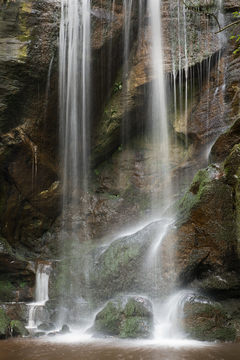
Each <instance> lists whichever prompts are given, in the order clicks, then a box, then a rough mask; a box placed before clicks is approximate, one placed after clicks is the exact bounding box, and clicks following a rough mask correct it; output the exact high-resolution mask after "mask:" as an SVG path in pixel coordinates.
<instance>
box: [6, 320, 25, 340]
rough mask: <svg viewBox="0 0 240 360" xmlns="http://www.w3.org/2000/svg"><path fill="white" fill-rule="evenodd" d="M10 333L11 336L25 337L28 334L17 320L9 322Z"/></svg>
mask: <svg viewBox="0 0 240 360" xmlns="http://www.w3.org/2000/svg"><path fill="white" fill-rule="evenodd" d="M10 332H11V334H12V335H13V336H27V335H28V334H29V333H28V331H27V329H26V328H25V326H24V325H23V323H22V322H21V321H19V320H12V321H11V322H10Z"/></svg>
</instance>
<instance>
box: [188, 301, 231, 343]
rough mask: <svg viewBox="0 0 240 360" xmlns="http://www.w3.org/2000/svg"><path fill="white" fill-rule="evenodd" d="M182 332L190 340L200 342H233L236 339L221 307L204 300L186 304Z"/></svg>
mask: <svg viewBox="0 0 240 360" xmlns="http://www.w3.org/2000/svg"><path fill="white" fill-rule="evenodd" d="M184 330H185V331H186V333H187V334H188V335H189V337H190V338H192V339H196V340H200V341H234V340H235V338H236V330H235V329H234V327H233V326H231V324H230V323H229V320H228V316H227V314H226V313H225V311H224V310H223V308H222V306H221V305H220V304H218V303H216V302H208V301H207V300H204V299H200V300H198V299H197V298H195V299H191V300H189V301H188V302H186V304H185V306H184Z"/></svg>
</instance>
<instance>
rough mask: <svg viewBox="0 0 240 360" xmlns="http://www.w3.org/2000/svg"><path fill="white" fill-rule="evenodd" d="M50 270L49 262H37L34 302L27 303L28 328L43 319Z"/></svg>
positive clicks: (35, 325)
mask: <svg viewBox="0 0 240 360" xmlns="http://www.w3.org/2000/svg"><path fill="white" fill-rule="evenodd" d="M50 272H51V265H50V264H49V263H38V264H37V272H36V287H35V302H34V303H30V304H28V306H29V316H28V326H27V328H28V329H35V328H37V326H38V324H39V323H40V322H41V321H43V320H44V306H45V304H46V302H47V301H48V282H49V276H50Z"/></svg>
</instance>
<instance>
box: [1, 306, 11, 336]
mask: <svg viewBox="0 0 240 360" xmlns="http://www.w3.org/2000/svg"><path fill="white" fill-rule="evenodd" d="M9 324H10V319H9V317H8V316H7V315H6V313H5V311H4V310H3V309H1V308H0V338H5V337H7V336H8V334H9V331H8V329H9Z"/></svg>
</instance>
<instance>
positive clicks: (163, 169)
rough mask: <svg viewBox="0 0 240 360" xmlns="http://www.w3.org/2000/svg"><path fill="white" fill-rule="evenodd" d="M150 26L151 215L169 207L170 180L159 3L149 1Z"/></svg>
mask: <svg viewBox="0 0 240 360" xmlns="http://www.w3.org/2000/svg"><path fill="white" fill-rule="evenodd" d="M148 5H149V13H150V26H151V61H152V76H153V82H152V88H151V91H150V99H151V100H150V102H151V103H150V114H149V117H150V128H151V138H152V139H151V140H152V142H153V146H154V160H155V161H153V165H152V167H153V169H152V173H153V183H154V188H155V187H156V188H157V184H158V183H159V182H161V184H163V185H162V191H161V193H162V196H161V197H160V198H159V197H158V196H156V193H155V192H154V194H153V197H152V199H153V200H152V203H153V212H159V211H160V212H161V211H162V210H163V209H165V208H166V206H167V205H169V200H170V198H171V180H170V177H169V175H170V164H169V135H168V115H167V103H166V85H165V79H164V62H163V46H162V28H161V1H155V0H149V1H148Z"/></svg>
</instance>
